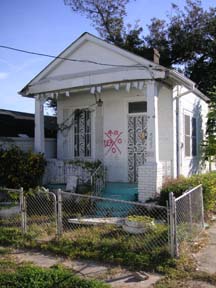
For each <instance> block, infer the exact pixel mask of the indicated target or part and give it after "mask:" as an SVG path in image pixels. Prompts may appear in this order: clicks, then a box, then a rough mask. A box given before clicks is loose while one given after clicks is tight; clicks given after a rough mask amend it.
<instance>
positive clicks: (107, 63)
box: [19, 32, 164, 96]
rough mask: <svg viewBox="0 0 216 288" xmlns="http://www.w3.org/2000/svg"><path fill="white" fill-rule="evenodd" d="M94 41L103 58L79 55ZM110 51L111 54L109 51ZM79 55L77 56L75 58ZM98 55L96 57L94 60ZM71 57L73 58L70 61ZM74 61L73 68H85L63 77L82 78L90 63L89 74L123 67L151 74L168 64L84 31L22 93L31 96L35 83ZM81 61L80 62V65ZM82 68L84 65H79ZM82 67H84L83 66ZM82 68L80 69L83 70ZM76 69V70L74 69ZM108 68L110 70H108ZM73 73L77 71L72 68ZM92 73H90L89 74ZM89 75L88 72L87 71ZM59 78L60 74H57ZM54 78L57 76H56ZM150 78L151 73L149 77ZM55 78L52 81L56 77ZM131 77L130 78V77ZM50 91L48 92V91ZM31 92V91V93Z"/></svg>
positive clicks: (44, 79)
mask: <svg viewBox="0 0 216 288" xmlns="http://www.w3.org/2000/svg"><path fill="white" fill-rule="evenodd" d="M87 43H88V44H90V43H91V44H94V45H95V47H99V48H101V51H102V53H104V55H102V56H101V58H103V59H100V53H97V54H95V55H94V56H93V55H89V53H88V51H87V49H86V53H85V54H84V55H81V57H80V58H79V57H77V55H76V52H77V51H78V50H80V49H81V47H83V46H84V45H85V44H87ZM106 52H107V53H106ZM108 52H110V53H112V55H117V56H118V59H117V58H115V59H113V60H112V59H110V58H111V57H110V58H109V57H108V55H107V54H108ZM74 54H75V57H74ZM93 58H94V59H93ZM66 59H70V60H66ZM63 63H64V64H65V63H70V66H71V70H73V69H74V68H73V67H77V66H83V71H82V69H81V71H79V72H76V75H74V74H75V73H71V75H68V73H66V74H65V75H63V78H65V79H66V78H67V76H71V77H74V76H76V77H79V75H80V77H82V76H83V75H82V72H84V70H85V69H86V66H87V65H88V66H90V67H89V69H88V71H87V73H88V72H89V74H92V75H93V74H97V72H99V73H100V74H102V73H105V72H106V73H107V72H108V71H110V72H111V73H113V71H119V70H125V69H127V70H130V69H132V70H137V69H138V70H140V72H142V71H141V70H145V71H147V73H148V74H151V73H152V72H149V70H150V69H151V70H152V69H153V68H154V69H156V70H158V71H163V74H164V67H163V66H161V65H158V64H155V63H154V62H152V61H150V60H147V59H145V58H143V57H141V56H138V55H135V54H134V53H131V52H129V51H126V50H124V49H122V48H119V47H117V46H115V45H113V44H110V43H107V42H106V41H104V40H101V39H100V38H98V37H96V36H94V35H92V34H90V33H87V32H86V33H84V34H82V35H81V36H80V37H79V38H78V39H77V40H75V41H74V42H73V43H72V44H71V45H69V46H68V47H67V48H66V49H65V50H63V52H61V53H60V54H59V55H58V56H57V57H56V59H54V60H53V61H52V62H51V63H50V64H48V65H47V66H46V67H45V68H44V69H43V70H42V71H41V72H40V73H39V74H37V75H36V76H35V77H34V78H33V79H32V80H31V81H30V82H29V83H28V84H27V85H26V86H25V87H24V88H23V89H22V90H21V91H20V92H19V93H20V94H21V95H23V96H28V91H27V90H28V88H31V87H32V86H34V85H37V84H39V83H41V84H42V83H43V82H44V81H46V80H48V79H49V80H50V78H49V77H50V75H51V74H52V72H53V71H55V70H57V69H58V68H59V67H60V66H61V65H62V64H63ZM79 64H80V65H79ZM78 68H79V69H80V67H78ZM81 68H82V67H81ZM79 69H78V70H79ZM74 70H75V69H74ZM105 70H106V71H105ZM72 72H73V71H72ZM89 74H88V76H89ZM84 75H85V74H84ZM55 77H56V75H55ZM55 77H54V78H55ZM149 77H150V76H149ZM54 78H52V80H53V79H54ZM126 80H128V79H126ZM44 92H46V91H44ZM30 94H31V92H30Z"/></svg>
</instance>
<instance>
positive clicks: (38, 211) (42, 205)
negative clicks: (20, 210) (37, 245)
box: [25, 191, 57, 240]
mask: <svg viewBox="0 0 216 288" xmlns="http://www.w3.org/2000/svg"><path fill="white" fill-rule="evenodd" d="M25 205H26V209H25V213H26V219H27V220H26V232H29V233H31V234H33V236H34V235H35V236H36V237H37V239H40V238H41V239H43V240H49V239H52V238H54V237H55V236H56V234H57V199H56V195H55V194H54V193H52V192H49V191H46V192H44V191H40V192H38V193H36V194H33V195H27V196H26V197H25Z"/></svg>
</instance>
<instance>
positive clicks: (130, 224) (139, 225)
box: [122, 219, 155, 234]
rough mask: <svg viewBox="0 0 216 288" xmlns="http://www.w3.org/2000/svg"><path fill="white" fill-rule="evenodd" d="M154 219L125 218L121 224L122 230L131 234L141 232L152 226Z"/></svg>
mask: <svg viewBox="0 0 216 288" xmlns="http://www.w3.org/2000/svg"><path fill="white" fill-rule="evenodd" d="M154 225H155V224H154V221H151V222H149V223H148V222H146V223H145V222H142V221H131V220H128V219H125V224H124V225H123V226H122V228H123V230H124V231H126V232H128V233H131V234H142V233H145V232H147V231H149V230H151V229H153V228H154Z"/></svg>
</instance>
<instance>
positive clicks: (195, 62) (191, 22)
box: [145, 0, 216, 94]
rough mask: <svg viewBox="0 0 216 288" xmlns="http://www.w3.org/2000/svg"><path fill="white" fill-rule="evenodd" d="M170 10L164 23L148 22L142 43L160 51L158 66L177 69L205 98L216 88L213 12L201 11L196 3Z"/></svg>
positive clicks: (215, 11) (189, 1) (192, 0)
mask: <svg viewBox="0 0 216 288" xmlns="http://www.w3.org/2000/svg"><path fill="white" fill-rule="evenodd" d="M172 7H173V11H172V15H171V16H169V17H168V20H167V21H165V20H159V19H153V20H152V22H151V24H150V25H149V26H148V28H149V34H148V35H147V36H146V37H145V43H146V45H147V46H152V47H154V48H157V49H158V50H159V51H160V54H161V64H162V65H164V66H167V67H176V68H179V69H180V68H181V70H182V72H183V73H185V75H186V76H187V77H189V78H190V79H191V80H193V81H194V82H196V83H197V85H198V88H199V89H200V90H201V91H203V92H204V93H206V94H208V91H212V88H213V86H214V85H215V84H216V53H215V51H216V17H215V15H216V8H209V10H205V9H204V8H203V7H202V6H201V1H200V0H186V5H185V7H184V8H183V10H180V8H179V7H178V6H177V5H173V6H172Z"/></svg>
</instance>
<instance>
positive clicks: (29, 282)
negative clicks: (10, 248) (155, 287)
mask: <svg viewBox="0 0 216 288" xmlns="http://www.w3.org/2000/svg"><path fill="white" fill-rule="evenodd" d="M0 266H2V268H3V269H1V268H0V287H13V288H28V287H31V288H48V287H50V288H51V287H53V288H54V287H56V288H57V287H58V288H108V287H110V286H109V285H108V284H104V283H102V282H100V281H97V280H86V279H81V278H79V277H78V276H76V275H74V274H72V273H71V272H70V271H69V270H67V269H65V268H63V267H60V266H54V267H52V268H49V269H46V268H40V267H36V266H34V265H31V264H19V265H16V266H15V265H14V263H12V262H9V261H7V262H6V261H2V260H0Z"/></svg>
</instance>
